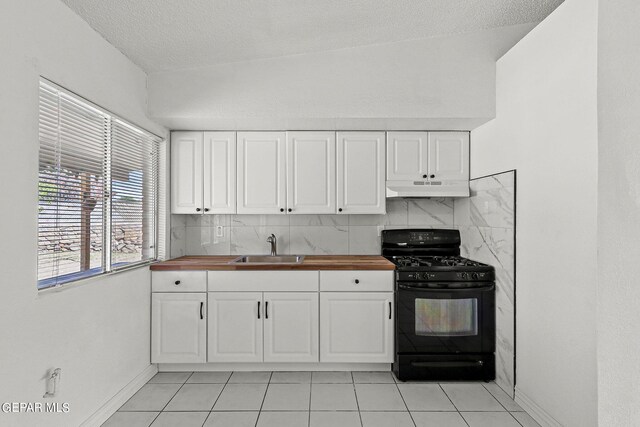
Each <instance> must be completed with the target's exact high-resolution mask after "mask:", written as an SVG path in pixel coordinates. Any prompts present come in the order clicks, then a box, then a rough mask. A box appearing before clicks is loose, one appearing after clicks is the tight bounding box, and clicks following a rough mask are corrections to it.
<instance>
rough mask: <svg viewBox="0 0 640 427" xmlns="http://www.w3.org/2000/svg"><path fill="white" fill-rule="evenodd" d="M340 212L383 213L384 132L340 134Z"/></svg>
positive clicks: (338, 143)
mask: <svg viewBox="0 0 640 427" xmlns="http://www.w3.org/2000/svg"><path fill="white" fill-rule="evenodd" d="M337 138H338V142H337V146H338V153H337V161H338V165H337V170H338V213H343V214H384V213H385V211H386V205H385V186H384V184H385V182H384V181H385V165H384V164H385V148H384V147H385V135H384V132H339V133H338V136H337Z"/></svg>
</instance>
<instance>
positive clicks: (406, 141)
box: [387, 132, 429, 181]
mask: <svg viewBox="0 0 640 427" xmlns="http://www.w3.org/2000/svg"><path fill="white" fill-rule="evenodd" d="M428 168H429V134H428V133H427V132H388V133H387V179H388V180H400V181H409V180H410V181H414V180H423V179H425V178H427V173H428Z"/></svg>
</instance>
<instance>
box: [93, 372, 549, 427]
mask: <svg viewBox="0 0 640 427" xmlns="http://www.w3.org/2000/svg"><path fill="white" fill-rule="evenodd" d="M103 426H106V427H115V426H122V427H143V426H144V427H148V426H153V427H158V426H169V427H178V426H179V427H192V426H193V427H405V426H406V427H431V426H434V427H536V426H538V424H537V423H536V422H535V421H534V420H533V419H532V418H531V417H530V416H529V415H528V414H527V413H526V412H524V411H523V410H522V408H520V407H519V406H518V405H517V404H516V403H515V402H514V401H513V400H511V399H510V398H509V396H508V395H507V394H506V393H505V392H504V391H502V390H501V389H500V387H498V386H497V385H496V384H494V383H488V384H485V383H457V382H456V383H453V382H451V383H433V382H406V383H403V382H400V381H396V379H395V378H394V376H393V374H391V373H390V372H273V373H271V372H194V373H192V372H162V373H159V374H157V375H156V376H155V377H153V378H152V379H151V380H150V381H149V382H148V383H147V384H146V385H145V386H143V387H142V388H141V389H140V390H139V391H138V392H137V393H136V394H135V395H134V396H133V397H132V398H131V399H129V400H128V401H127V402H126V403H125V404H124V405H122V407H121V408H120V409H119V410H118V412H116V413H115V414H114V415H113V416H112V417H111V418H109V419H108V420H107V421H106V422H105V423H104V424H103Z"/></svg>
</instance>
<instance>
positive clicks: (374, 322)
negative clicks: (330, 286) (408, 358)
mask: <svg viewBox="0 0 640 427" xmlns="http://www.w3.org/2000/svg"><path fill="white" fill-rule="evenodd" d="M392 307H393V292H321V293H320V362H345V363H346V362H354V363H365V362H370V363H391V362H393V313H392V312H391V310H392Z"/></svg>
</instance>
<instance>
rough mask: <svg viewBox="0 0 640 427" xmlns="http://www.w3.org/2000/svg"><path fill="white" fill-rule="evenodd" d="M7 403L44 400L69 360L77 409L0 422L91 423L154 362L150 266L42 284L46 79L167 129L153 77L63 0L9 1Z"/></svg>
mask: <svg viewBox="0 0 640 427" xmlns="http://www.w3.org/2000/svg"><path fill="white" fill-rule="evenodd" d="M0 40H2V42H1V43H0V57H1V58H2V66H1V67H0V82H1V83H0V84H1V85H2V88H1V89H0V111H1V112H2V113H1V114H0V135H2V148H3V155H2V156H0V182H1V183H2V184H1V185H0V200H2V201H3V208H2V210H1V211H0V227H2V229H1V233H0V235H1V236H2V243H1V244H0V272H1V274H2V280H1V284H2V285H1V286H2V295H1V297H0V325H2V334H1V337H0V402H41V401H43V400H44V399H42V395H43V394H44V392H45V383H44V381H43V377H44V375H45V373H46V371H47V370H48V369H51V368H54V367H60V368H62V380H61V383H60V386H61V388H60V392H59V398H58V399H57V401H59V402H68V403H69V404H70V412H69V413H68V414H57V415H55V414H54V415H50V414H49V415H47V414H5V413H2V412H0V425H3V426H7V425H9V426H11V425H20V426H34V425H47V426H74V425H79V424H80V423H81V422H82V421H84V420H85V419H86V418H87V417H89V416H90V415H91V414H92V413H93V412H94V411H96V410H97V409H98V408H99V407H100V406H101V405H103V404H104V403H105V402H106V401H107V400H108V399H109V398H111V397H112V396H114V395H115V394H116V393H117V392H118V391H119V390H120V389H121V388H122V387H124V386H125V385H126V384H127V383H129V382H130V381H131V380H132V379H133V378H135V377H136V376H137V375H138V374H140V373H141V372H142V371H143V370H144V369H145V368H147V367H148V366H149V313H150V301H149V300H150V296H149V295H150V290H149V272H148V271H147V270H146V269H139V270H135V271H132V272H128V273H123V274H119V275H114V276H112V277H109V278H102V279H96V280H94V281H92V282H90V283H88V284H86V285H84V286H79V287H75V288H71V289H67V290H64V291H62V292H59V293H49V294H46V295H39V294H38V293H37V291H36V261H37V255H36V254H37V197H38V196H37V195H38V192H37V182H38V79H39V75H43V76H44V77H47V78H48V79H51V80H53V81H54V82H56V83H58V84H60V85H62V86H64V87H66V88H68V89H70V90H72V91H75V92H77V93H79V94H82V95H83V96H85V97H87V98H88V99H90V100H92V101H94V102H95V103H97V104H99V105H101V106H103V107H105V108H107V109H109V110H112V111H113V112H115V113H117V114H119V115H121V116H123V117H125V118H127V119H129V120H131V121H133V122H135V123H137V124H139V125H141V126H143V127H145V128H147V129H149V130H151V131H155V132H162V129H161V128H159V127H158V126H157V125H154V124H153V123H152V122H150V121H149V120H148V119H147V118H146V115H145V111H146V76H145V74H144V73H143V72H142V71H141V70H140V69H139V68H137V67H136V66H134V65H133V64H132V63H131V62H130V61H129V60H128V59H127V58H125V57H124V56H123V55H122V54H121V53H120V52H118V51H117V50H116V49H115V48H114V47H112V46H111V45H109V44H108V43H107V42H106V41H105V40H104V39H102V38H101V37H100V36H99V35H98V34H97V33H95V32H94V31H92V30H91V29H90V28H89V26H88V25H87V24H86V23H85V22H84V21H82V20H81V19H80V18H79V17H77V16H76V15H75V14H73V13H72V12H71V11H70V10H69V9H68V8H67V7H66V6H64V5H63V4H62V3H61V2H59V1H51V0H29V1H23V0H3V1H2V2H0Z"/></svg>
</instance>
